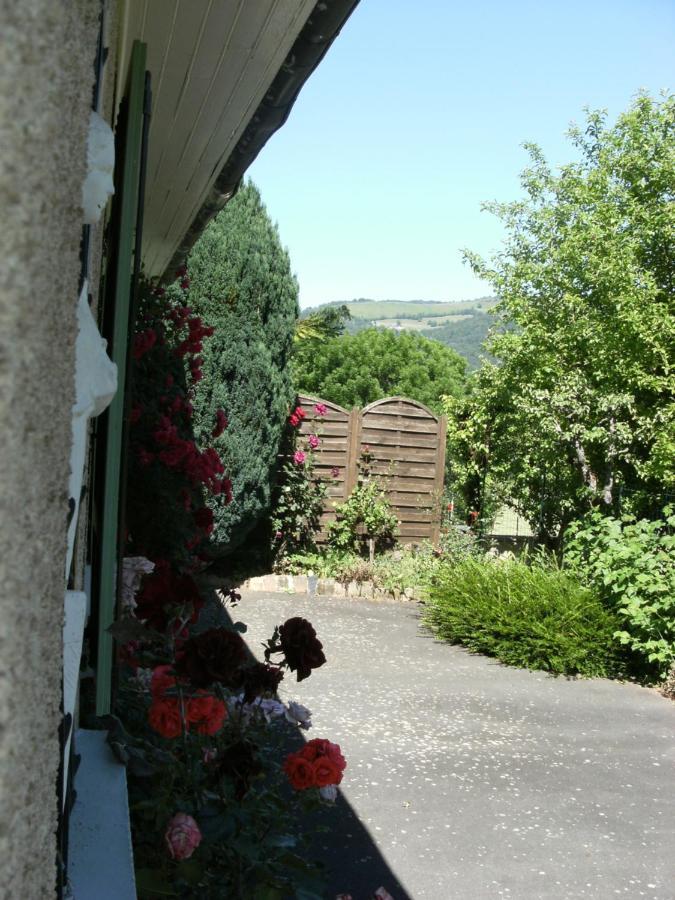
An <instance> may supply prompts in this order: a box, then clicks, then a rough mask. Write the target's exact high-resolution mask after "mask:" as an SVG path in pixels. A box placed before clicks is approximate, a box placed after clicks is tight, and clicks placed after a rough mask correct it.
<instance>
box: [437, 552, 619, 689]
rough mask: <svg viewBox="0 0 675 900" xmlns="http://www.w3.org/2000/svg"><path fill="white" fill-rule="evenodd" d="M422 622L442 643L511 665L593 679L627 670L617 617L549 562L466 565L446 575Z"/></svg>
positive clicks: (475, 562) (469, 561) (474, 562)
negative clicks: (462, 647) (618, 642)
mask: <svg viewBox="0 0 675 900" xmlns="http://www.w3.org/2000/svg"><path fill="white" fill-rule="evenodd" d="M424 621H425V623H426V624H427V625H428V626H429V627H430V628H431V630H432V631H433V632H434V633H435V634H436V635H437V636H438V637H439V638H442V639H443V640H446V641H449V642H450V643H453V644H462V645H463V646H464V647H467V648H468V649H469V650H471V651H472V652H474V653H485V654H487V655H488V656H495V657H496V658H497V659H499V660H500V661H501V662H503V663H506V664H507V665H511V666H521V667H525V668H528V669H543V670H545V671H548V672H552V673H554V674H557V675H584V676H589V677H594V676H600V677H611V676H616V675H621V674H623V673H624V671H625V666H624V663H623V660H622V657H621V648H620V647H619V646H618V644H617V643H616V642H615V641H614V639H613V635H614V632H615V631H616V629H617V626H618V619H617V617H616V615H614V614H613V613H612V612H611V611H609V610H607V609H606V608H605V606H604V604H603V603H602V601H601V600H600V598H599V597H598V595H597V594H596V593H595V592H594V591H592V590H591V589H589V588H588V587H584V586H582V585H581V584H579V582H578V581H577V580H576V579H575V578H574V577H573V576H571V575H570V574H568V573H567V572H565V571H562V570H560V569H558V568H556V567H555V565H553V564H551V563H548V564H547V563H546V562H545V561H544V560H539V561H535V562H534V563H533V564H532V565H529V566H528V565H526V564H525V563H523V562H518V561H508V562H503V561H499V560H496V561H487V560H482V561H480V560H476V559H467V560H465V561H464V562H462V563H460V564H459V565H457V566H453V567H448V568H445V569H444V570H443V572H442V573H441V574H440V575H439V577H438V580H437V583H436V584H435V585H434V586H433V587H432V589H431V597H430V600H429V602H428V604H427V605H426V608H425V612H424Z"/></svg>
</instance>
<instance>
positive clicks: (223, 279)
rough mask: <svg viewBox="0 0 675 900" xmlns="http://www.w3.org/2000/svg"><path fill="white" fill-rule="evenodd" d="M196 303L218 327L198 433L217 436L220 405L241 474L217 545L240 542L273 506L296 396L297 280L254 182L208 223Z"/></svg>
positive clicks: (229, 463)
mask: <svg viewBox="0 0 675 900" xmlns="http://www.w3.org/2000/svg"><path fill="white" fill-rule="evenodd" d="M188 268H189V273H190V284H189V303H190V306H191V307H192V308H193V309H194V310H195V311H196V312H197V313H198V314H199V315H200V316H202V317H203V319H204V320H205V322H206V323H207V324H208V325H210V326H214V327H215V333H214V335H213V338H212V339H211V340H210V341H209V342H208V344H206V345H205V346H204V349H203V354H202V356H203V361H202V371H203V378H202V380H201V381H200V382H199V385H198V387H197V391H196V394H195V399H194V407H195V429H196V432H197V436H198V437H199V438H200V439H201V440H204V441H208V440H210V435H211V429H212V428H213V425H212V422H213V419H214V416H215V413H216V410H217V409H224V410H226V411H227V416H228V419H229V421H230V426H231V427H230V428H229V429H228V430H227V431H225V432H223V434H222V435H221V436H220V437H219V438H218V440H217V442H216V449H217V450H218V452H219V453H220V455H221V456H222V458H223V461H224V462H225V465H226V467H227V470H228V471H229V472H231V473H232V483H233V495H234V496H233V502H232V503H231V504H229V506H227V507H225V508H222V509H221V508H218V509H215V508H214V530H213V534H212V536H211V542H212V546H211V550H212V552H215V553H221V552H225V551H227V550H230V549H233V548H234V547H236V546H239V545H241V544H242V543H243V542H244V541H245V539H246V537H247V535H249V533H250V532H251V530H252V529H253V528H254V526H255V525H256V523H257V522H258V521H259V520H260V519H261V518H262V517H263V515H264V514H266V513H268V512H269V510H270V506H271V493H272V486H273V482H274V477H275V473H276V466H277V456H278V453H279V448H280V445H281V440H282V436H283V433H284V428H285V424H286V416H287V414H288V409H289V407H290V405H291V403H292V401H293V396H294V392H293V389H292V387H291V379H290V371H289V369H288V363H289V359H290V354H291V350H292V346H293V333H294V330H295V322H296V319H297V315H298V302H297V298H298V285H297V282H296V280H295V278H294V276H293V275H292V273H291V267H290V261H289V258H288V254H287V253H286V251H285V250H284V249H283V247H282V246H281V242H280V240H279V235H278V233H277V230H276V228H275V226H274V225H273V224H272V222H271V221H270V218H269V216H268V215H267V211H266V210H265V207H264V205H263V203H262V201H261V199H260V194H259V193H258V190H257V188H256V187H255V185H253V184H251V183H250V182H249V183H247V184H246V185H244V186H243V187H242V188H241V189H240V190H239V192H238V193H237V195H236V196H235V197H234V198H233V199H232V200H231V201H230V202H229V203H228V204H227V206H225V208H224V209H223V210H222V211H221V212H220V213H219V214H218V215H217V216H216V218H215V219H214V220H213V221H212V222H211V223H210V224H209V225H208V226H207V228H206V230H205V231H204V233H203V234H202V236H201V237H200V238H199V240H198V241H197V243H196V244H195V246H194V249H193V250H192V252H191V254H190V257H189V263H188Z"/></svg>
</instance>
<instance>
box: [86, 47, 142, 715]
mask: <svg viewBox="0 0 675 900" xmlns="http://www.w3.org/2000/svg"><path fill="white" fill-rule="evenodd" d="M145 59H146V45H145V44H143V43H141V42H140V41H135V42H134V45H133V48H132V51H131V62H130V65H129V87H128V94H127V102H128V107H127V126H126V139H125V144H124V156H123V165H124V171H123V173H122V178H121V189H120V191H119V196H118V197H116V202H117V203H118V204H119V224H118V233H117V247H116V264H115V268H114V272H113V273H112V277H113V278H114V293H113V326H112V347H111V357H112V360H113V362H114V363H116V365H117V379H118V385H117V393H116V394H115V397H114V398H113V401H112V403H111V404H110V406H109V407H108V411H107V417H108V421H107V431H106V445H105V473H104V486H103V506H102V525H101V554H100V567H101V571H100V575H99V595H98V599H99V603H98V643H97V659H96V715H98V716H102V715H106V714H107V713H109V712H110V702H111V688H112V663H113V639H112V637H111V635H110V634H109V632H108V628H109V627H110V625H111V624H112V622H113V620H114V617H115V609H116V605H117V576H118V568H119V563H120V560H119V554H118V546H119V527H120V473H121V470H122V439H123V434H124V395H125V383H126V371H127V354H128V349H129V311H130V306H131V291H132V273H133V255H134V254H133V250H134V242H135V236H136V235H135V232H136V223H137V219H138V204H139V175H140V168H141V145H142V132H143V105H144V93H145ZM118 183H119V182H118Z"/></svg>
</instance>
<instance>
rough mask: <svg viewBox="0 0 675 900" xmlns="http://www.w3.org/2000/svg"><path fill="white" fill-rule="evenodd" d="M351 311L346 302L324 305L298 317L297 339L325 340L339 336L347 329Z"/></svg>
mask: <svg viewBox="0 0 675 900" xmlns="http://www.w3.org/2000/svg"><path fill="white" fill-rule="evenodd" d="M351 317H352V316H351V313H350V312H349V310H348V308H347V307H346V306H345V304H344V303H342V304H340V305H339V306H324V307H322V308H321V309H317V310H315V311H313V312H309V313H307V314H305V315H303V316H302V317H301V318H300V319H298V321H297V323H296V326H295V340H296V341H325V340H327V339H328V338H334V337H338V336H339V335H341V334H342V333H343V331H344V330H345V325H346V323H347V322H348V321H349V320H350V319H351Z"/></svg>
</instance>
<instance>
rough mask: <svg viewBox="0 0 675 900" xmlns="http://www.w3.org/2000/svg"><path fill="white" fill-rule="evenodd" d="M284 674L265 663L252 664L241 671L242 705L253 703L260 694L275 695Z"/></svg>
mask: <svg viewBox="0 0 675 900" xmlns="http://www.w3.org/2000/svg"><path fill="white" fill-rule="evenodd" d="M283 677H284V673H283V672H282V671H281V669H278V668H277V667H276V666H270V665H268V664H267V663H253V665H252V666H247V667H246V668H245V669H244V671H243V678H244V703H253V701H254V700H255V698H256V697H260V696H261V694H265V693H269V694H276V692H277V689H278V687H279V684H280V683H281V680H282V678H283Z"/></svg>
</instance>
